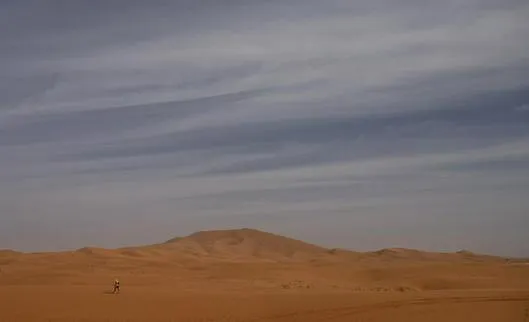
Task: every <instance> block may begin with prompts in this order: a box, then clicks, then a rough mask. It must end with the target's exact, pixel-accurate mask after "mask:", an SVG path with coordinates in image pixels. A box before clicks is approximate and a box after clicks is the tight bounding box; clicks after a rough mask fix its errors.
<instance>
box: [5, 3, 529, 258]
mask: <svg viewBox="0 0 529 322" xmlns="http://www.w3.org/2000/svg"><path fill="white" fill-rule="evenodd" d="M528 17H529V2H527V1H522V0H520V1H516V0H502V1H500V0H496V1H492V0H452V1H412V0H409V1H405V0H398V1H395V0H383V1H350V0H347V1H346V0H326V1H316V0H303V1H301V0H300V1H291V0H288V1H275V0H272V1H253V0H249V1H238V0H225V1H209V0H208V1H192V0H185V1H164V2H162V1H124V0H120V1H51V0H48V1H2V2H1V3H0V40H1V41H0V71H1V73H0V248H15V249H18V250H31V251H35V250H58V249H72V248H77V247H82V246H86V245H94V246H103V247H117V246H122V245H131V244H145V243H151V242H159V241H163V240H165V239H169V238H171V237H173V236H175V235H185V234H189V233H191V232H194V231H196V230H203V229H222V228H237V227H253V228H258V229H262V230H267V231H271V232H275V233H280V234H285V235H288V236H292V237H296V238H301V239H304V240H307V241H310V242H314V243H319V244H322V245H324V246H331V247H346V248H351V249H356V250H373V249H378V248H382V247H412V248H421V249H428V250H441V251H455V250H458V249H463V248H465V249H470V250H473V251H477V252H485V253H496V254H502V255H516V256H520V255H521V256H528V255H529V237H528V234H527V231H528V228H529V198H527V197H528V196H529V77H528V75H529V23H527V21H528Z"/></svg>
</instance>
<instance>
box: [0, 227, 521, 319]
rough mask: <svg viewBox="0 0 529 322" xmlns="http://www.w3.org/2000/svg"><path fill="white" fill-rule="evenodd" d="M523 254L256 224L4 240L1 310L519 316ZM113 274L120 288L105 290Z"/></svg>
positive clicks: (43, 315)
mask: <svg viewBox="0 0 529 322" xmlns="http://www.w3.org/2000/svg"><path fill="white" fill-rule="evenodd" d="M527 263H529V261H527V260H523V259H509V258H502V257H497V256H490V255H480V254H474V253H472V252H470V251H459V252H454V253H435V252H426V251H420V250H413V249H402V248H388V249H382V250H378V251H373V252H363V253H362V252H354V251H349V250H346V249H328V248H325V247H321V246H318V245H314V244H310V243H306V242H303V241H300V240H296V239H292V238H288V237H284V236H279V235H276V234H272V233H267V232H262V231H259V230H254V229H240V230H218V231H202V232H197V233H193V234H191V235H189V236H185V237H177V238H172V239H170V240H168V241H166V242H161V243H159V244H154V245H145V246H138V247H124V248H118V249H103V248H96V247H84V248H81V249H78V250H73V251H65V252H55V253H53V252H47V253H19V252H14V251H10V250H2V251H0V300H1V301H0V303H2V304H1V305H2V308H1V310H0V321H387V319H388V318H389V317H391V321H423V320H421V319H428V320H431V321H473V320H472V319H473V318H475V319H474V320H475V321H511V320H505V319H503V320H502V319H501V318H505V317H507V316H512V317H513V320H512V321H524V320H523V319H522V315H523V314H524V313H523V312H524V310H525V305H526V303H527V302H528V301H529V265H527ZM114 278H120V280H121V281H122V284H123V294H119V295H109V294H105V292H108V290H109V283H111V282H112V280H113V279H114ZM245 296H246V297H247V298H246V297H245ZM22 303H24V304H22ZM39 303H40V304H39ZM43 303H44V304H43ZM241 303H244V305H241ZM116 311H117V312H116ZM465 312H466V313H468V314H471V317H470V318H469V317H468V316H465ZM509 314H510V315H509ZM478 315H479V319H478ZM436 319H437V320H436ZM487 319H488V320H487ZM516 319H518V320H516Z"/></svg>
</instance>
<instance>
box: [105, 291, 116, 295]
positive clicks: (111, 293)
mask: <svg viewBox="0 0 529 322" xmlns="http://www.w3.org/2000/svg"><path fill="white" fill-rule="evenodd" d="M103 294H107V295H115V294H116V293H114V292H112V291H104V292H103Z"/></svg>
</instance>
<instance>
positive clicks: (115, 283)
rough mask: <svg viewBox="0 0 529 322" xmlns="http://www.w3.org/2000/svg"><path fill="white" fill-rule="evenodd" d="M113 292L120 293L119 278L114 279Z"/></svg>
mask: <svg viewBox="0 0 529 322" xmlns="http://www.w3.org/2000/svg"><path fill="white" fill-rule="evenodd" d="M112 293H114V294H116V293H119V281H118V279H115V280H114V290H113V291H112Z"/></svg>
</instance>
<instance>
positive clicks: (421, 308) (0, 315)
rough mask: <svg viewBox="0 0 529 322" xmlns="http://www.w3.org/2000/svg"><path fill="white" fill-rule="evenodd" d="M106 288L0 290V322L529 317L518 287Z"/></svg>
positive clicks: (527, 297)
mask: <svg viewBox="0 0 529 322" xmlns="http://www.w3.org/2000/svg"><path fill="white" fill-rule="evenodd" d="M204 288H207V284H205V285H204ZM108 293H109V292H108V291H105V290H102V289H101V288H98V287H89V286H55V287H54V286H11V287H4V288H2V289H1V291H0V303H1V308H2V310H1V311H0V321H2V322H3V321H28V322H30V321H50V322H51V321H56V322H66V321H78V322H80V321H86V322H89V321H94V322H95V321H108V322H110V321H116V322H118V321H120V322H124V321H131V322H132V321H152V322H155V321H204V322H205V321H366V322H367V321H372V322H375V321H403V322H404V321H407V322H412V321H417V322H419V321H421V322H422V321H428V322H435V321H468V322H470V321H479V322H486V321H490V322H493V321H494V322H517V321H519V322H524V321H528V320H529V317H528V316H527V314H528V310H529V292H521V291H483V290H482V291H474V292H472V291H449V292H446V291H445V292H418V293H414V294H397V293H391V294H380V293H369V292H358V293H352V292H351V293H324V292H311V293H308V292H293V293H280V292H263V293H255V292H253V291H252V290H248V291H247V292H228V293H223V292H208V291H203V292H200V291H199V290H197V291H196V292H188V293H186V292H181V291H178V290H177V289H172V288H154V287H153V288H150V287H130V288H126V289H125V290H123V293H122V294H118V295H112V294H108Z"/></svg>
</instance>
